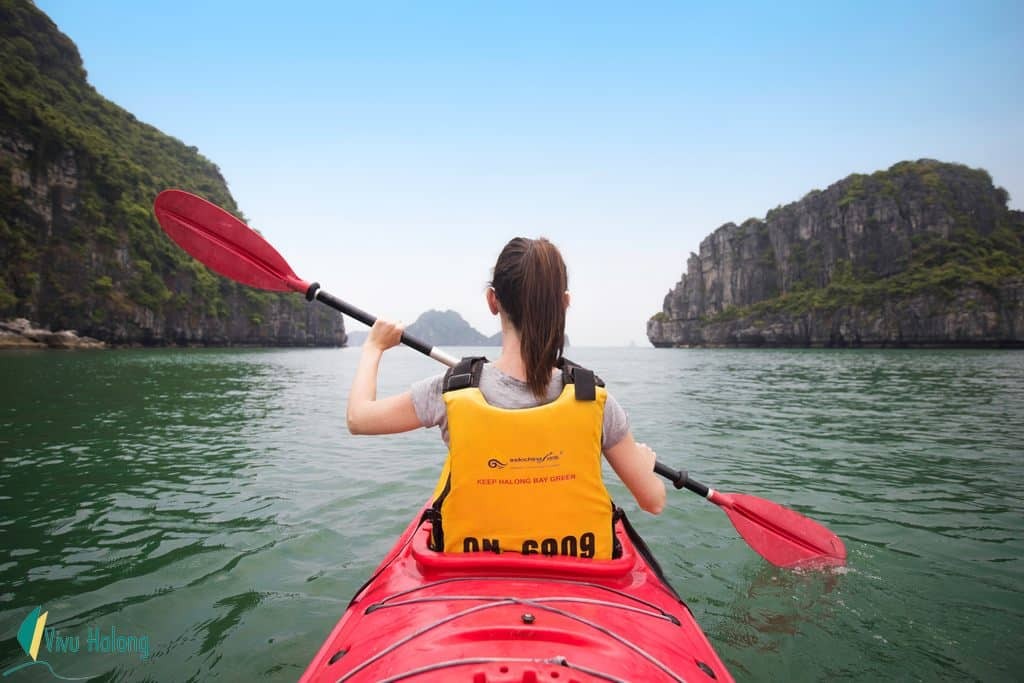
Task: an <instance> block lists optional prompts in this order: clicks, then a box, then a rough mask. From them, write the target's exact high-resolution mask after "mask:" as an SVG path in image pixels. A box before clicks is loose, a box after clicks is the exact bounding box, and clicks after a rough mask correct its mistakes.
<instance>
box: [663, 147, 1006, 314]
mask: <svg viewBox="0 0 1024 683" xmlns="http://www.w3.org/2000/svg"><path fill="white" fill-rule="evenodd" d="M837 186H838V188H839V189H840V190H841V195H840V197H839V199H838V202H836V203H835V206H837V207H838V208H839V209H840V210H850V209H851V207H853V206H854V205H860V206H861V207H867V210H865V211H864V214H865V216H866V218H865V220H864V221H863V223H862V229H863V230H864V231H865V232H868V233H869V232H872V231H875V232H877V231H881V230H882V229H884V226H882V225H881V224H880V222H879V220H878V218H877V217H876V212H874V211H872V208H873V207H877V206H878V205H880V204H881V203H882V202H885V201H889V202H895V203H896V205H897V206H898V205H899V202H900V201H901V200H907V199H909V198H913V199H914V200H916V201H919V202H921V203H923V204H924V205H925V207H926V208H930V209H933V210H934V211H935V214H936V216H937V217H939V219H938V220H937V222H938V223H940V224H941V223H943V220H942V219H946V218H948V219H949V220H948V225H937V226H933V227H936V228H938V229H937V230H936V231H929V230H923V231H921V232H918V233H916V234H914V235H913V236H912V237H911V238H910V243H909V244H908V245H907V248H906V249H905V250H903V251H902V253H899V254H896V255H895V258H892V259H891V263H887V264H884V265H883V264H882V263H881V261H883V260H885V258H886V257H887V256H891V255H887V254H884V253H873V254H872V253H869V254H867V258H861V262H860V263H858V264H854V263H853V262H851V260H849V259H848V258H837V259H836V260H835V261H834V262H833V263H831V264H830V263H827V262H826V261H825V260H824V259H823V256H822V249H821V245H820V243H819V242H817V241H815V240H813V239H811V240H808V241H807V242H806V243H796V244H794V245H793V248H792V255H793V256H792V257H793V258H794V259H795V260H803V261H804V262H805V263H803V264H802V265H803V267H802V268H800V270H801V272H803V273H804V274H805V276H804V278H802V279H799V280H796V281H794V282H792V283H791V284H790V286H789V288H788V289H787V290H786V291H785V292H783V293H782V294H781V295H778V296H774V297H771V298H766V299H764V300H762V301H759V302H756V303H753V304H750V305H747V306H736V305H728V306H725V307H724V308H723V309H722V310H721V311H719V312H716V313H710V314H708V315H705V316H704V317H703V318H702V320H703V322H705V323H718V322H726V321H730V320H738V319H741V318H748V317H751V316H753V317H757V316H759V315H765V314H773V313H783V314H794V315H796V314H805V313H809V312H812V311H819V312H829V311H835V310H837V309H840V308H844V307H849V306H858V307H877V306H880V305H882V304H883V303H885V302H896V301H899V300H902V299H907V298H909V297H914V296H919V295H929V296H933V297H938V298H939V299H945V300H952V299H953V298H954V297H955V295H956V294H957V293H958V292H960V291H962V290H963V289H964V288H965V287H972V286H974V287H979V288H981V289H983V290H987V291H991V292H995V291H996V290H998V289H999V288H1000V287H1002V286H1004V285H1006V284H1007V283H1008V282H1013V281H1017V280H1020V281H1024V215H1022V214H1021V213H1020V212H1015V211H1010V210H1008V208H1007V206H1006V204H1007V202H1008V200H1009V195H1008V193H1007V192H1006V190H1005V189H1003V188H1001V187H993V184H992V179H991V177H990V176H989V174H988V173H987V172H985V171H984V170H981V169H971V168H968V167H966V166H962V165H959V164H944V163H940V162H936V161H932V160H921V161H916V162H910V161H906V162H901V163H898V164H896V165H894V166H893V167H891V168H890V169H888V170H886V171H878V172H876V173H873V174H871V175H861V174H855V175H852V176H850V177H848V178H846V179H845V180H844V181H841V182H840V183H838V184H837ZM820 195H821V193H820V191H813V192H812V193H809V194H808V195H807V196H805V197H804V199H803V200H802V201H801V204H803V203H805V202H808V201H814V200H816V199H818V197H820ZM825 201H828V200H827V199H826V200H825ZM796 207H797V205H796V204H794V205H789V206H787V207H779V208H778V209H775V210H773V211H771V212H769V214H768V216H767V217H766V220H771V219H778V218H780V217H782V214H785V213H786V212H796V211H798V209H797V208H796ZM762 225H764V224H762ZM926 227H927V226H926ZM769 256H770V255H769ZM655 319H657V320H658V321H665V320H666V319H667V317H666V316H665V314H664V312H659V313H657V314H655V317H652V320H655Z"/></svg>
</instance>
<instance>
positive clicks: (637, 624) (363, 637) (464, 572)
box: [300, 516, 733, 683]
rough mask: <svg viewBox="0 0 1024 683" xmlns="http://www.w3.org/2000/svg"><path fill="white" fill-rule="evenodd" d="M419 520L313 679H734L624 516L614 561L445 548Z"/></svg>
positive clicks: (496, 682)
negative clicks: (434, 545)
mask: <svg viewBox="0 0 1024 683" xmlns="http://www.w3.org/2000/svg"><path fill="white" fill-rule="evenodd" d="M429 535H430V522H429V521H428V520H427V519H426V517H425V516H424V517H420V518H417V519H414V520H413V522H412V523H411V524H410V525H409V527H408V528H407V529H406V530H405V532H404V533H403V534H402V536H401V538H399V539H398V542H397V543H396V544H395V546H394V548H392V550H391V552H389V553H388V555H387V557H386V558H385V559H384V561H383V562H382V563H381V565H380V566H379V567H378V568H377V571H375V572H374V574H373V576H372V577H371V578H370V580H369V581H368V582H367V583H366V585H365V586H363V587H362V588H361V589H360V590H359V592H358V593H357V594H356V596H355V597H354V598H353V599H352V602H351V603H350V604H349V607H348V609H347V610H346V611H345V614H344V615H343V616H342V618H341V621H339V622H338V625H337V626H335V627H334V630H333V631H332V632H331V634H330V635H329V636H328V637H327V641H326V642H325V643H324V644H323V647H321V648H320V651H319V652H317V654H316V656H315V657H314V658H313V661H312V662H311V663H310V665H309V667H308V668H307V669H306V672H305V673H304V674H303V675H302V678H301V679H300V680H301V681H302V682H303V683H312V682H313V681H331V682H332V683H335V682H338V683H340V682H342V681H376V682H384V681H472V682H473V683H512V682H515V683H529V682H533V683H537V682H540V681H560V682H568V681H574V682H578V683H584V682H586V681H689V682H690V683H694V682H696V681H719V682H722V681H732V680H733V679H732V676H731V675H730V674H729V672H728V671H727V670H726V668H725V665H724V664H722V660H720V659H719V658H718V655H717V654H715V651H714V650H713V649H712V647H711V644H710V643H709V642H708V639H707V638H706V637H705V636H704V633H703V632H702V631H701V630H700V627H699V626H697V622H696V621H695V620H694V618H693V615H692V614H691V613H690V610H689V608H688V607H687V606H686V605H685V604H684V603H683V602H682V600H681V599H680V598H679V596H678V595H677V594H676V592H675V591H674V590H673V589H672V587H671V586H669V584H668V583H667V582H666V581H665V579H664V577H663V576H662V573H661V568H660V567H659V566H658V563H657V561H656V560H655V559H654V557H653V556H652V555H651V553H650V550H649V549H648V548H647V545H646V544H645V543H644V541H643V539H641V538H640V536H639V535H637V533H636V532H635V530H633V528H632V526H631V525H630V524H629V522H628V520H626V519H625V517H624V516H623V517H622V518H621V519H620V520H619V521H618V522H617V523H616V537H617V538H618V542H619V543H620V544H621V546H622V553H621V556H620V557H618V558H617V559H613V560H585V559H578V558H572V557H544V556H541V555H532V556H523V555H519V554H513V553H504V554H501V555H498V554H493V553H472V554H444V553H438V552H435V551H433V550H430V549H429V548H428V547H427V541H428V538H429Z"/></svg>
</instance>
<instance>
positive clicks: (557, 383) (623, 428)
mask: <svg viewBox="0 0 1024 683" xmlns="http://www.w3.org/2000/svg"><path fill="white" fill-rule="evenodd" d="M443 382H444V375H443V374H442V375H436V376H434V377H428V378H426V379H422V380H420V381H419V382H416V383H415V384H413V385H412V389H411V392H412V405H413V407H414V408H415V409H416V416H417V417H419V418H420V423H421V424H422V425H423V426H424V427H440V428H441V438H442V439H444V442H445V445H447V444H448V411H447V410H446V408H445V405H444V399H442V398H441V389H442V386H443ZM564 386H565V385H564V383H563V382H562V373H560V372H558V373H555V374H554V375H552V377H551V381H550V382H548V389H547V395H546V396H545V397H544V400H537V397H536V396H534V395H533V392H531V391H530V387H529V385H527V384H526V382H523V381H521V380H518V379H516V378H515V377H509V376H508V375H506V374H505V373H503V372H502V371H501V370H498V369H497V368H495V367H494V364H493V363H485V364H484V367H483V371H482V372H481V373H480V393H482V394H483V395H484V399H486V401H487V402H488V403H490V404H491V405H492V406H495V407H497V408H533V407H534V406H539V405H544V404H545V403H550V402H551V401H554V400H555V399H556V398H558V397H559V395H560V394H561V393H562V389H563V388H564ZM607 396H608V398H607V399H606V400H605V403H604V425H603V426H602V428H601V448H602V450H607V449H609V448H611V447H612V446H615V445H616V444H617V443H619V442H620V441H622V439H623V438H624V437H625V436H626V434H628V433H629V418H628V417H627V416H626V411H625V410H623V409H622V406H620V405H619V402H618V401H616V400H615V399H614V398H613V397H612V395H611V394H610V393H609V394H608V395H607Z"/></svg>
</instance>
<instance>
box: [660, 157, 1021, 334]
mask: <svg viewBox="0 0 1024 683" xmlns="http://www.w3.org/2000/svg"><path fill="white" fill-rule="evenodd" d="M1008 200H1009V195H1008V194H1007V192H1006V190H1005V189H1003V188H1001V187H996V186H995V185H994V184H993V182H992V178H991V177H990V176H989V174H988V173H987V172H986V171H984V170H981V169H972V168H968V167H967V166H963V165H960V164H951V163H942V162H939V161H934V160H931V159H922V160H919V161H904V162H901V163H898V164H895V165H894V166H892V167H891V168H889V169H888V170H885V171H878V172H876V173H872V174H870V175H862V174H855V175H851V176H849V177H848V178H845V179H843V180H840V181H839V182H837V183H835V184H833V185H831V186H829V187H828V188H826V189H825V190H812V191H811V192H809V193H808V194H807V195H806V196H805V197H804V198H803V199H801V200H800V201H798V202H794V203H792V204H787V205H786V206H779V207H777V208H775V209H772V210H771V211H769V212H768V214H767V215H766V216H765V217H764V218H763V219H758V218H750V219H747V220H746V221H744V222H743V223H741V224H740V225H736V224H735V223H727V224H725V225H723V226H722V227H720V228H718V229H717V230H715V232H714V233H712V234H711V235H710V236H708V237H707V238H706V239H704V241H702V242H701V243H700V251H699V253H697V254H691V255H690V258H689V261H688V262H687V265H686V273H685V274H684V275H683V277H682V279H681V280H680V281H679V282H678V283H677V284H676V286H675V287H674V288H672V289H671V290H670V291H669V292H668V294H667V295H666V296H665V299H664V301H663V303H662V309H661V311H659V312H658V313H656V314H654V315H653V316H652V317H651V319H650V320H649V321H648V323H647V337H648V339H649V340H650V341H651V343H652V344H654V345H655V346H658V347H666V346H676V347H686V346H755V347H756V346H820V347H846V346H852V347H943V346H967V347H969V346H1004V347H1024V212H1021V211H1014V210H1011V209H1009V208H1008V206H1007V203H1008Z"/></svg>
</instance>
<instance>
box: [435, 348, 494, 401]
mask: <svg viewBox="0 0 1024 683" xmlns="http://www.w3.org/2000/svg"><path fill="white" fill-rule="evenodd" d="M486 362H487V359H486V358H485V357H484V356H466V357H465V358H463V359H462V360H460V361H459V362H458V363H456V364H455V367H452V368H449V369H448V372H446V373H444V383H443V384H442V387H441V393H448V392H449V391H458V390H459V389H468V388H469V387H478V386H480V373H482V372H483V369H484V363H486Z"/></svg>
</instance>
